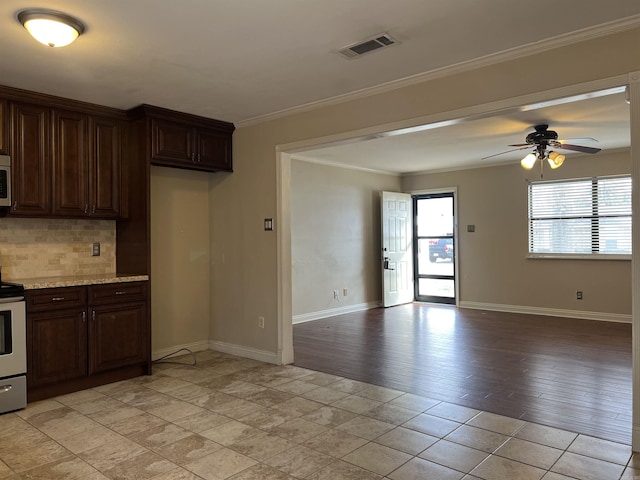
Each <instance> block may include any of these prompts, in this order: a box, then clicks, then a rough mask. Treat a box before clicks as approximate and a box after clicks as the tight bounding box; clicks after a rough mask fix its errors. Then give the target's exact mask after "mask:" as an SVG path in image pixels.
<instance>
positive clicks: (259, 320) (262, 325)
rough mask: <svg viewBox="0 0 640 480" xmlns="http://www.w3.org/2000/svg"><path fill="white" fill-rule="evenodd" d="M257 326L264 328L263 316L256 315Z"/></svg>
mask: <svg viewBox="0 0 640 480" xmlns="http://www.w3.org/2000/svg"><path fill="white" fill-rule="evenodd" d="M258 327H259V328H264V317H263V316H260V317H258Z"/></svg>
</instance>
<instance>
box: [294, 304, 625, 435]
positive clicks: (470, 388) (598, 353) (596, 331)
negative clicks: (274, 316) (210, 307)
mask: <svg viewBox="0 0 640 480" xmlns="http://www.w3.org/2000/svg"><path fill="white" fill-rule="evenodd" d="M293 335H294V350H295V365H298V366H300V367H305V368H309V369H312V370H318V371H322V372H326V373H331V374H334V375H340V376H343V377H347V378H350V379H354V380H360V381H363V382H368V383H373V384H376V385H381V386H384V387H388V388H394V389H398V390H402V391H406V392H411V393H415V394H418V395H423V396H426V397H430V398H433V399H436V400H442V401H447V402H451V403H455V404H458V405H464V406H467V407H472V408H477V409H480V410H485V411H488V412H493V413H498V414H501V415H507V416H510V417H515V418H521V419H523V420H527V421H532V422H536V423H540V424H543V425H549V426H552V427H557V428H562V429H565V430H570V431H573V432H577V433H584V434H586V435H591V436H595V437H599V438H603V439H607V440H612V441H616V442H622V443H626V444H630V443H631V422H632V420H631V365H632V362H631V325H630V324H619V323H608V322H598V321H590V320H579V319H568V318H558V317H545V316H538V315H523V314H511V313H502V312H486V311H480V310H470V309H459V308H456V307H450V306H440V305H433V304H420V303H414V304H408V305H402V306H399V307H392V308H387V309H384V308H377V309H373V310H368V311H363V312H356V313H350V314H345V315H340V316H335V317H330V318H326V319H322V320H315V321H312V322H307V323H302V324H297V325H294V328H293Z"/></svg>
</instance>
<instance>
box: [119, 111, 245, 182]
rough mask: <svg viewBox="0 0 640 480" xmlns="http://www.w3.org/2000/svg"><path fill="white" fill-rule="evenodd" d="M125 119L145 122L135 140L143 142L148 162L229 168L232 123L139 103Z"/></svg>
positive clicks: (179, 165) (230, 163)
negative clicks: (143, 127)
mask: <svg viewBox="0 0 640 480" xmlns="http://www.w3.org/2000/svg"><path fill="white" fill-rule="evenodd" d="M128 113H129V118H130V119H131V120H134V121H140V122H144V123H145V124H146V127H145V134H144V136H141V137H140V138H139V139H137V141H140V142H143V143H146V145H147V148H149V150H148V155H149V156H150V157H151V164H152V165H160V166H164V167H176V168H185V169H189V170H203V171H207V172H218V171H225V172H231V171H233V162H232V135H233V131H234V129H235V127H234V125H233V124H232V123H228V122H223V121H220V120H213V119H210V118H205V117H200V116H197V115H190V114H186V113H181V112H176V111H173V110H167V109H164V108H160V107H153V106H151V105H141V106H140V107H137V108H134V109H132V110H130V111H129V112H128Z"/></svg>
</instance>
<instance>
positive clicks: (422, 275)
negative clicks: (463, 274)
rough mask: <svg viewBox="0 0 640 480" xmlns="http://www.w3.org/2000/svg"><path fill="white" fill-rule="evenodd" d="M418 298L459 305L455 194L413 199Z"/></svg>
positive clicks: (416, 294) (423, 196) (419, 196)
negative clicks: (457, 297) (457, 298)
mask: <svg viewBox="0 0 640 480" xmlns="http://www.w3.org/2000/svg"><path fill="white" fill-rule="evenodd" d="M413 215H414V222H413V231H414V233H413V238H414V245H416V246H417V248H415V249H414V262H413V266H414V283H415V299H416V300H418V301H420V302H433V303H447V304H451V305H455V304H456V274H455V272H456V268H455V265H456V238H455V225H456V222H455V197H454V192H444V193H426V194H421V195H414V197H413Z"/></svg>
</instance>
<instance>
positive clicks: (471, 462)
mask: <svg viewBox="0 0 640 480" xmlns="http://www.w3.org/2000/svg"><path fill="white" fill-rule="evenodd" d="M418 456H419V457H420V458H424V459H425V460H429V461H432V462H435V463H438V464H440V465H444V466H445V467H449V468H453V469H455V470H458V471H460V472H464V473H469V472H470V471H471V470H473V469H474V468H476V467H477V466H478V465H479V464H480V463H481V462H482V461H483V460H484V459H485V458H487V457H488V456H489V454H488V453H486V452H482V451H480V450H476V449H474V448H471V447H467V446H464V445H459V444H457V443H452V442H449V441H447V440H440V441H439V442H438V443H436V444H434V445H433V446H431V447H429V448H427V449H426V450H425V451H424V452H422V453H421V454H420V455H418Z"/></svg>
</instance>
